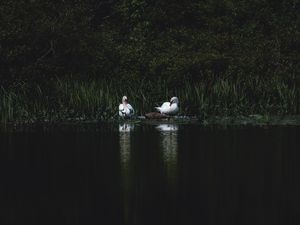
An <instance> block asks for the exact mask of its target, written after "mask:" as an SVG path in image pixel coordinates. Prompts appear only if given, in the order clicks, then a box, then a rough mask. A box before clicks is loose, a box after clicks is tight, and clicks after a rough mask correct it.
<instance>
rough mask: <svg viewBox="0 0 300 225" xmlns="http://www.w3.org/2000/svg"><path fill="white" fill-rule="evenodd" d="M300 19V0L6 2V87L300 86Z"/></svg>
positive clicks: (1, 41)
mask: <svg viewBox="0 0 300 225" xmlns="http://www.w3.org/2000/svg"><path fill="white" fill-rule="evenodd" d="M299 15H300V14H299V2H298V1H296V0H289V1H277V0H276V1H267V0H263V1H261V0H259V1H258V0H252V1H236V0H223V1H215V0H210V1H203V0H202V1H194V0H185V1H178V2H174V1H169V0H165V1H160V0H152V1H145V0H124V1H117V0H106V1H96V0H77V1H68V0H60V1H45V0H43V1H42V0H7V1H1V3H0V17H1V19H0V28H1V29H0V63H1V74H0V76H1V77H0V79H1V82H2V84H11V83H14V82H18V81H20V80H21V81H30V82H32V81H34V82H38V83H43V82H44V81H45V80H46V81H47V80H49V79H53V78H54V77H55V78H56V77H62V76H64V77H65V76H72V78H76V79H91V78H93V79H94V78H98V79H104V78H110V79H111V78H116V79H120V80H123V79H132V80H135V79H137V80H141V79H150V80H152V79H157V78H158V77H159V78H162V79H164V80H166V81H168V82H167V83H168V84H170V85H174V84H176V85H177V86H180V85H181V84H182V83H184V82H186V81H188V80H190V81H201V80H210V81H212V82H213V80H214V79H215V78H218V77H222V78H224V77H225V78H232V79H236V78H237V77H239V76H248V77H253V76H255V77H256V76H259V77H264V78H268V77H273V76H281V77H283V80H285V81H286V82H287V83H289V82H290V83H291V82H292V83H293V82H299V77H297V74H299V59H300V57H299V42H300V37H299V35H300V33H299V23H300V17H299ZM297 79H298V81H297Z"/></svg>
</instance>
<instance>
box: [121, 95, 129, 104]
mask: <svg viewBox="0 0 300 225" xmlns="http://www.w3.org/2000/svg"><path fill="white" fill-rule="evenodd" d="M122 103H123V104H124V103H126V104H127V103H128V98H127V96H123V98H122Z"/></svg>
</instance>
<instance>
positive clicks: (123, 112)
mask: <svg viewBox="0 0 300 225" xmlns="http://www.w3.org/2000/svg"><path fill="white" fill-rule="evenodd" d="M133 115H134V109H133V107H132V106H131V105H130V104H129V103H128V99H127V97H126V96H123V98H122V103H121V104H120V105H119V116H121V117H123V118H125V117H126V118H128V117H131V116H133Z"/></svg>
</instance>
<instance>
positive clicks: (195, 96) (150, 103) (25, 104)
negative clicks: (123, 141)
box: [0, 78, 300, 123]
mask: <svg viewBox="0 0 300 225" xmlns="http://www.w3.org/2000/svg"><path fill="white" fill-rule="evenodd" d="M123 95H127V96H128V98H129V101H130V103H131V104H132V105H133V106H134V108H135V110H136V114H137V115H143V114H144V113H145V112H149V111H153V110H154V107H155V106H157V105H159V104H161V103H162V102H163V101H166V100H169V98H170V97H172V96H178V97H179V100H180V108H181V111H180V114H181V115H193V116H197V117H199V118H207V117H210V116H240V115H243V116H248V115H251V114H262V115H296V114H299V112H300V110H299V96H300V91H299V87H297V86H296V85H295V84H292V85H287V84H286V83H284V82H283V81H282V80H280V79H279V78H273V79H271V80H262V79H258V78H257V79H255V78H253V79H249V80H246V79H237V80H230V79H218V80H216V81H215V82H204V81H203V82H197V83H189V82H187V83H184V84H183V85H181V86H180V87H175V88H173V87H171V86H168V84H167V82H166V81H162V80H158V81H156V82H149V81H145V80H142V81H139V82H135V83H134V84H132V82H131V83H126V82H122V83H119V82H113V81H90V82H88V81H74V80H64V79H61V80H55V81H53V82H51V84H50V85H48V86H47V87H43V86H40V85H37V84H36V85H30V84H26V83H22V84H18V85H17V86H14V87H10V88H6V89H4V88H1V89H0V121H1V122H2V123H7V122H17V123H18V122H20V123H23V122H37V121H42V122H43V121H44V122H46V121H50V122H51V121H56V122H57V121H58V122H59V121H67V120H80V121H81V120H115V119H118V105H119V103H120V102H121V98H122V96H123Z"/></svg>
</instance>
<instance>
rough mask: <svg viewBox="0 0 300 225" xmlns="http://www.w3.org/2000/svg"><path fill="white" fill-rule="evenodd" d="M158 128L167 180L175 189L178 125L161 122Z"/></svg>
mask: <svg viewBox="0 0 300 225" xmlns="http://www.w3.org/2000/svg"><path fill="white" fill-rule="evenodd" d="M156 129H157V130H159V131H160V134H161V135H160V141H161V148H162V157H163V162H164V165H165V170H166V175H167V180H168V183H169V185H170V188H171V189H173V190H174V189H175V188H176V186H177V160H178V125H177V124H160V125H158V126H157V127H156ZM174 191H175V190H174Z"/></svg>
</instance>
